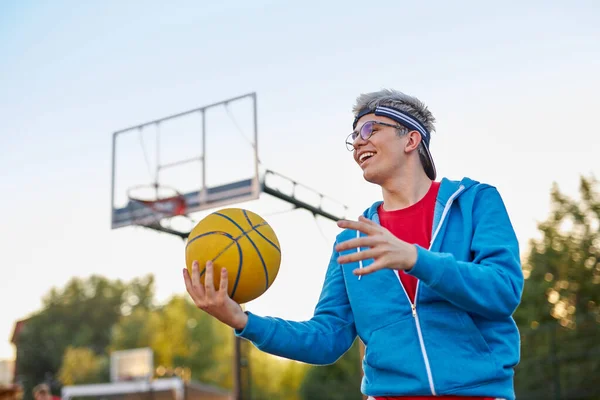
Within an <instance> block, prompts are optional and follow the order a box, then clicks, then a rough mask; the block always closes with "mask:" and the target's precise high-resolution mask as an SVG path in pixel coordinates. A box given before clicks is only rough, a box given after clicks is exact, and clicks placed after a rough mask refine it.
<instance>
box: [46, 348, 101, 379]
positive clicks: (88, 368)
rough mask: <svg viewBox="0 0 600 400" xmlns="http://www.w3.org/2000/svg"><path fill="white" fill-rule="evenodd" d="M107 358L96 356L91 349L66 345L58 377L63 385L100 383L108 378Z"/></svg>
mask: <svg viewBox="0 0 600 400" xmlns="http://www.w3.org/2000/svg"><path fill="white" fill-rule="evenodd" d="M108 375H109V374H108V358H107V357H106V356H98V355H96V354H95V353H94V352H93V351H92V350H91V349H88V348H84V347H79V348H77V347H71V346H69V347H67V350H66V351H65V354H64V356H63V360H62V363H61V367H60V370H59V372H58V379H59V380H60V382H61V383H62V384H63V385H76V384H81V383H100V382H106V381H107V380H108Z"/></svg>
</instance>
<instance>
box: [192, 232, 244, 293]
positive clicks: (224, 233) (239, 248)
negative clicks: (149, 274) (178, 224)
mask: <svg viewBox="0 0 600 400" xmlns="http://www.w3.org/2000/svg"><path fill="white" fill-rule="evenodd" d="M213 234H218V235H223V236H226V237H228V238H229V239H231V240H233V242H231V243H230V244H229V245H227V246H225V248H224V249H223V250H221V251H220V252H219V254H217V255H216V256H215V257H214V258H213V259H212V262H215V261H217V259H218V258H219V257H220V256H221V255H222V254H223V253H225V252H226V251H227V250H228V249H229V248H230V247H231V246H233V245H234V244H235V245H236V246H237V247H238V253H239V255H240V257H239V258H240V261H239V264H238V271H239V270H240V269H241V267H242V261H243V258H244V255H243V254H242V249H241V247H240V244H239V243H238V240H239V239H240V238H242V237H243V236H244V235H243V234H242V235H240V236H238V237H235V238H234V237H233V236H232V235H231V234H229V233H227V232H223V231H210V232H205V233H202V234H200V235H198V236H196V237H194V238H193V239H191V240H188V243H187V244H186V246H185V247H186V248H187V246H189V245H190V243H192V242H193V241H195V240H197V239H200V238H202V237H204V236H208V235H213ZM205 272H206V266H205V267H204V268H203V269H202V272H200V277H202V276H203V275H204V273H205ZM239 281H240V274H239V273H238V275H237V277H236V279H235V283H234V284H233V288H232V289H231V295H230V297H233V295H234V294H235V291H236V290H237V286H238V283H239Z"/></svg>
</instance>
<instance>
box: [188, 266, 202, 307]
mask: <svg viewBox="0 0 600 400" xmlns="http://www.w3.org/2000/svg"><path fill="white" fill-rule="evenodd" d="M191 281H192V290H193V292H194V294H195V296H196V298H203V297H204V288H203V287H202V284H201V283H200V268H199V266H198V261H194V262H193V263H192V279H191Z"/></svg>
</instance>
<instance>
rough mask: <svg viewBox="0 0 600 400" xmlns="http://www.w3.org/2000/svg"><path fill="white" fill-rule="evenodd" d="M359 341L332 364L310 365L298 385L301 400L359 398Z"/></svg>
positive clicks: (358, 399)
mask: <svg viewBox="0 0 600 400" xmlns="http://www.w3.org/2000/svg"><path fill="white" fill-rule="evenodd" d="M360 382H361V367H360V352H359V341H358V340H356V341H355V342H354V344H353V345H352V347H350V349H349V350H348V351H347V352H346V353H345V354H344V355H343V356H342V357H341V358H340V359H339V360H337V361H336V362H335V363H334V364H331V365H326V366H312V367H311V368H310V370H309V371H308V372H307V374H306V377H305V379H304V381H303V382H302V385H301V386H300V397H301V399H303V400H314V399H329V400H361V399H362V394H361V392H360Z"/></svg>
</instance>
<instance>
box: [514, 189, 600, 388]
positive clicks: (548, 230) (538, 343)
mask: <svg viewBox="0 0 600 400" xmlns="http://www.w3.org/2000/svg"><path fill="white" fill-rule="evenodd" d="M597 187H598V182H597V180H595V179H594V178H585V177H582V178H581V181H580V185H579V199H572V198H569V197H568V196H566V195H564V194H563V193H562V192H561V191H560V189H559V187H558V186H557V185H554V186H553V188H552V191H551V195H550V199H551V212H550V215H549V216H548V218H547V219H546V220H545V221H543V222H542V223H540V224H539V230H540V233H541V238H540V239H534V240H531V241H530V251H529V254H528V256H527V258H526V260H525V262H524V263H523V272H524V275H525V278H526V281H525V289H524V292H523V299H522V303H521V305H520V307H519V308H518V310H517V312H516V313H515V320H516V321H517V323H518V325H519V327H520V329H521V333H522V362H521V365H520V366H519V368H518V372H517V379H516V382H517V385H516V386H517V393H518V394H519V393H521V394H522V395H521V396H520V398H561V399H567V398H577V399H597V398H599V396H600V390H597V389H594V385H595V383H594V380H595V376H597V375H598V374H600V340H598V337H600V193H599V192H598V188H597Z"/></svg>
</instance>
